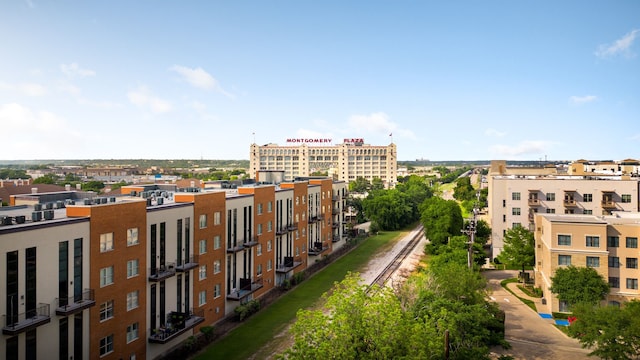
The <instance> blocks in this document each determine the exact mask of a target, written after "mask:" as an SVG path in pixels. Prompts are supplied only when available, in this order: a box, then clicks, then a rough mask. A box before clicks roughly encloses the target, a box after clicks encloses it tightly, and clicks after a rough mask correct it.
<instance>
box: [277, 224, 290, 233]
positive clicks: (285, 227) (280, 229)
mask: <svg viewBox="0 0 640 360" xmlns="http://www.w3.org/2000/svg"><path fill="white" fill-rule="evenodd" d="M287 232H289V228H288V227H287V226H286V225H283V226H282V227H280V228H277V229H276V235H284V234H286V233H287Z"/></svg>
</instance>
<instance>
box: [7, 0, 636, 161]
mask: <svg viewBox="0 0 640 360" xmlns="http://www.w3.org/2000/svg"><path fill="white" fill-rule="evenodd" d="M639 55H640V1H635V0H629V1H605V0H602V1H596V0H581V1H568V0H567V1H525V0H523V1H511V0H509V1H491V0H489V1H427V0H424V1H411V0H402V1H344V0H340V1H330V0H328V1H309V0H296V1H293V0H290V1H289V0H278V1H222V0H219V1H218V0H216V1H204V0H202V1H195V0H194V1H151V0H139V1H121V0H114V1H79V0H78V1H71V0H55V1H54V0H50V1H45V0H4V1H1V2H0V160H42V159H140V158H147V159H248V158H249V146H250V144H251V143H253V142H255V143H257V144H261V145H262V144H267V143H276V144H279V145H286V139H289V138H308V139H314V138H323V139H327V138H329V139H332V141H333V144H338V143H342V141H343V139H345V138H363V139H364V141H365V143H367V144H372V145H387V144H389V143H390V142H394V143H395V144H396V145H397V149H398V159H399V160H416V159H429V160H493V159H506V160H541V159H549V160H576V159H589V160H605V159H610V160H621V159H627V158H634V159H640V151H639V149H640V57H639Z"/></svg>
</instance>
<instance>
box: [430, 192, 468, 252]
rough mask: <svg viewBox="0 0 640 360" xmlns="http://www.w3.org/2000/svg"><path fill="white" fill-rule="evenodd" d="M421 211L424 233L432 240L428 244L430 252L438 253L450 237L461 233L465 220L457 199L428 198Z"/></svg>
mask: <svg viewBox="0 0 640 360" xmlns="http://www.w3.org/2000/svg"><path fill="white" fill-rule="evenodd" d="M420 213H421V217H420V219H421V221H422V225H423V227H424V234H425V236H426V237H427V239H429V242H430V243H429V244H428V245H427V251H428V252H429V253H431V254H437V253H438V248H439V247H440V246H442V245H445V244H447V241H448V239H449V238H450V237H452V236H458V235H460V234H461V233H460V231H461V230H462V226H463V225H464V220H463V219H462V211H461V210H460V206H458V203H457V202H456V201H455V200H444V199H442V198H440V197H431V198H428V199H426V200H425V201H424V202H423V203H422V205H421V207H420Z"/></svg>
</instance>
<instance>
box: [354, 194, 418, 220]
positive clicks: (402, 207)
mask: <svg viewBox="0 0 640 360" xmlns="http://www.w3.org/2000/svg"><path fill="white" fill-rule="evenodd" d="M362 209H363V210H364V213H365V214H366V216H367V218H369V219H370V220H371V221H373V222H376V223H377V224H378V225H380V228H381V229H382V230H398V229H401V228H402V227H404V226H405V225H407V224H409V223H410V221H411V215H412V208H411V204H410V203H409V202H408V201H407V195H406V194H403V193H401V192H399V191H398V190H395V189H392V190H380V191H376V192H372V193H370V194H369V196H368V197H367V198H366V199H364V200H363V201H362Z"/></svg>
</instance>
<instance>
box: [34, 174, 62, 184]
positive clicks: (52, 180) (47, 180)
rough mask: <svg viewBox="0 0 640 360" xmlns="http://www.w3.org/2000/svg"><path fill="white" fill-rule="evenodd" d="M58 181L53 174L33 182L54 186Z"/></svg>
mask: <svg viewBox="0 0 640 360" xmlns="http://www.w3.org/2000/svg"><path fill="white" fill-rule="evenodd" d="M57 181H58V176H57V175H56V174H54V173H48V174H44V175H42V176H40V177H39V178H37V179H35V180H33V183H34V184H55V183H56V182H57Z"/></svg>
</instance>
